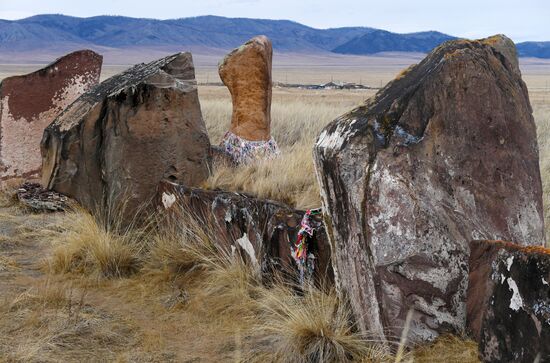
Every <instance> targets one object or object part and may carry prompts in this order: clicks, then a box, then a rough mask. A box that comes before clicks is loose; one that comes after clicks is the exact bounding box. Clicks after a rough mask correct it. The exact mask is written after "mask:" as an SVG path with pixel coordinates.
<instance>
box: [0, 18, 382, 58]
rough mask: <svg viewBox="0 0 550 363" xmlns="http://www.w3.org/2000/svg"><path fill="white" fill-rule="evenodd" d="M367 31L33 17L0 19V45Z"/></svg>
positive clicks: (333, 36)
mask: <svg viewBox="0 0 550 363" xmlns="http://www.w3.org/2000/svg"><path fill="white" fill-rule="evenodd" d="M371 30H372V29H370V28H362V27H355V28H338V29H326V30H320V29H314V28H310V27H307V26H305V25H302V24H299V23H296V22H292V21H289V20H260V19H243V18H224V17H219V16H201V17H194V18H185V19H174V20H155V19H136V18H128V17H121V16H97V17H92V18H75V17H69V16H64V15H37V16H33V17H30V18H26V19H22V20H16V21H6V20H0V49H9V50H32V49H41V48H44V47H49V46H51V45H52V43H57V44H58V45H59V44H63V43H71V44H75V43H77V44H82V45H88V46H90V45H95V46H105V47H113V48H121V47H135V46H138V47H143V46H169V45H177V46H190V45H197V46H203V47H212V48H222V49H229V48H233V47H236V46H238V45H240V44H242V43H243V42H244V41H246V40H248V39H250V38H251V37H253V36H255V35H258V34H265V35H267V36H268V37H270V38H271V40H272V42H273V45H274V47H276V48H277V49H278V50H280V51H294V52H308V51H330V50H331V49H333V48H335V47H337V46H338V45H340V44H342V43H345V42H347V41H348V40H350V39H352V38H354V37H356V36H358V35H361V34H364V33H366V32H369V31H371Z"/></svg>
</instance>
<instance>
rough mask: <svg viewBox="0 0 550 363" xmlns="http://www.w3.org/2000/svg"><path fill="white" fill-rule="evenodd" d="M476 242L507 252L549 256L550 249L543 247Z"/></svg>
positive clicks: (503, 242)
mask: <svg viewBox="0 0 550 363" xmlns="http://www.w3.org/2000/svg"><path fill="white" fill-rule="evenodd" d="M476 242H481V243H490V244H494V245H500V246H501V247H502V248H503V249H505V250H507V251H519V252H523V253H526V254H541V255H550V248H545V247H543V246H520V245H518V244H516V243H513V242H508V241H501V240H479V241H476Z"/></svg>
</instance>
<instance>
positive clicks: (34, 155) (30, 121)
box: [0, 50, 103, 181]
mask: <svg viewBox="0 0 550 363" xmlns="http://www.w3.org/2000/svg"><path fill="white" fill-rule="evenodd" d="M102 62H103V57H102V56H101V55H99V54H97V53H95V52H93V51H91V50H81V51H77V52H73V53H70V54H68V55H66V56H64V57H62V58H59V59H58V60H56V61H55V62H53V63H52V64H50V65H48V66H47V67H45V68H42V69H40V70H38V71H36V72H33V73H30V74H27V75H23V76H14V77H10V78H6V79H4V80H3V81H2V83H0V180H2V181H4V180H7V179H11V178H38V177H39V176H40V170H41V165H42V157H41V155H40V140H41V139H42V134H43V132H44V129H45V128H46V126H48V125H49V124H50V123H51V122H52V121H53V120H54V119H55V118H56V117H57V115H59V114H60V113H61V112H62V111H63V110H64V109H65V108H66V107H67V106H69V105H70V104H71V103H72V102H73V101H74V100H76V99H77V98H78V97H79V96H80V95H81V94H83V93H84V92H86V91H88V90H89V89H90V88H91V87H92V86H94V85H96V84H97V83H98V82H99V77H100V74H101V65H102Z"/></svg>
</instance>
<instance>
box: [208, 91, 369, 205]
mask: <svg viewBox="0 0 550 363" xmlns="http://www.w3.org/2000/svg"><path fill="white" fill-rule="evenodd" d="M370 94H372V91H333V92H329V93H327V92H326V91H308V92H304V91H300V90H283V89H275V90H274V97H273V105H272V130H271V131H272V134H273V137H274V138H275V140H276V141H277V143H278V144H279V147H280V149H281V152H282V154H281V157H280V158H278V159H275V160H270V161H259V162H257V163H253V164H250V165H245V166H239V167H238V168H233V167H231V166H226V165H217V166H216V167H215V169H214V172H213V175H212V176H211V177H210V178H209V179H208V180H207V181H206V183H205V185H204V187H206V188H208V189H225V190H233V191H240V192H245V193H249V194H252V195H255V196H258V197H261V198H267V199H273V200H277V201H281V202H285V203H287V204H289V205H292V206H294V207H296V208H301V209H306V208H314V207H318V206H320V204H321V201H320V196H319V187H318V185H317V182H316V179H315V171H314V167H313V154H312V148H313V143H314V141H315V138H316V137H317V135H318V134H319V133H320V131H321V130H322V128H323V127H324V126H325V125H326V124H327V123H329V122H330V121H332V120H333V119H334V118H336V117H337V116H339V115H341V114H343V113H344V112H346V111H348V110H349V109H351V108H352V107H354V106H355V105H356V104H358V103H360V102H362V101H363V100H364V99H365V98H366V97H367V96H368V95H370ZM201 106H202V109H203V113H204V119H205V121H206V125H207V128H208V132H209V135H210V139H211V142H212V143H214V144H217V143H219V142H220V141H221V139H222V137H223V135H224V133H225V132H226V131H227V129H228V128H229V125H230V120H231V107H232V106H231V99H230V97H229V94H228V93H227V92H226V91H225V90H224V89H220V88H217V87H204V88H202V89H201Z"/></svg>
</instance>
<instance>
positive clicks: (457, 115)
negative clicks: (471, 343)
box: [314, 36, 544, 342]
mask: <svg viewBox="0 0 550 363" xmlns="http://www.w3.org/2000/svg"><path fill="white" fill-rule="evenodd" d="M495 44H496V46H495V47H493V46H492V45H495ZM514 54H515V49H514V44H513V43H512V41H511V40H509V39H508V38H505V37H503V36H497V37H493V38H489V39H484V40H480V41H465V40H459V41H452V42H447V43H444V44H443V45H441V46H440V47H438V48H436V49H435V50H434V51H433V52H432V53H430V54H429V55H428V56H427V57H426V58H425V59H424V60H423V61H422V62H421V63H420V64H418V65H416V66H414V67H411V68H410V69H409V70H408V71H407V72H406V73H405V74H404V75H402V76H400V77H399V78H398V79H396V80H394V81H392V82H390V83H389V84H388V85H387V86H386V87H385V88H383V89H382V90H380V91H379V92H378V93H377V94H376V95H375V96H374V97H373V98H371V99H369V100H368V101H367V102H366V103H365V104H364V105H362V106H360V107H358V108H356V109H355V110H353V111H351V112H349V113H347V114H345V115H343V116H341V117H340V118H338V119H336V120H335V121H334V122H332V123H331V124H330V125H328V126H327V127H326V128H325V129H324V131H323V132H322V133H321V135H320V136H319V138H318V141H317V143H316V145H315V150H314V154H315V162H316V168H317V175H318V179H319V182H320V185H321V189H322V197H323V205H324V207H325V210H326V214H327V222H328V224H329V228H328V230H329V232H330V233H329V238H330V240H331V246H332V253H333V255H332V258H333V267H334V269H335V279H336V284H337V287H338V289H339V292H340V293H341V295H343V296H345V297H347V298H349V300H350V302H351V306H352V309H353V311H354V313H355V314H356V317H357V318H358V322H359V327H360V329H361V330H362V331H363V332H366V333H369V334H371V335H374V336H376V337H379V338H381V339H391V338H394V337H399V336H400V334H401V331H402V329H403V326H404V324H405V317H406V315H407V312H408V311H409V310H410V309H412V310H413V312H414V314H413V317H412V323H411V326H410V339H411V341H413V342H415V341H425V340H431V339H433V338H435V337H436V336H437V335H438V334H439V333H441V332H445V331H461V330H463V329H464V328H465V323H466V314H465V313H466V304H465V298H466V287H467V281H468V256H469V241H471V240H473V239H505V240H513V241H516V242H518V243H520V244H525V245H541V244H542V243H543V240H544V228H543V227H544V225H543V224H544V222H543V217H542V187H541V179H540V172H539V165H538V160H539V158H538V147H537V138H536V129H535V123H534V121H533V117H532V110H531V106H530V104H529V98H528V94H527V88H526V86H525V84H524V82H523V81H522V79H521V75H520V73H519V70H518V68H517V59H516V58H515V57H514Z"/></svg>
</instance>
